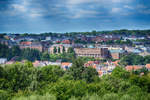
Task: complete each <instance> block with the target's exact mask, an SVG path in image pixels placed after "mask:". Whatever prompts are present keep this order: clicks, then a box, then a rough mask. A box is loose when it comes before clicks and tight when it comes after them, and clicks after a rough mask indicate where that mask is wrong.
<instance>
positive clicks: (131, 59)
mask: <svg viewBox="0 0 150 100" xmlns="http://www.w3.org/2000/svg"><path fill="white" fill-rule="evenodd" d="M144 60H145V59H144V57H142V56H140V55H136V54H129V55H127V56H124V57H122V58H121V61H120V63H121V64H123V65H143V64H145V63H144V62H145V61H144Z"/></svg>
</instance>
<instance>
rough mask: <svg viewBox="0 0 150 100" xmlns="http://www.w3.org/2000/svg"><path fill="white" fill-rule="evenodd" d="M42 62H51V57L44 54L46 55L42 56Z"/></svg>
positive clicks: (45, 53) (46, 53)
mask: <svg viewBox="0 0 150 100" xmlns="http://www.w3.org/2000/svg"><path fill="white" fill-rule="evenodd" d="M41 60H43V61H49V60H50V55H49V53H48V52H44V53H43V54H42V57H41Z"/></svg>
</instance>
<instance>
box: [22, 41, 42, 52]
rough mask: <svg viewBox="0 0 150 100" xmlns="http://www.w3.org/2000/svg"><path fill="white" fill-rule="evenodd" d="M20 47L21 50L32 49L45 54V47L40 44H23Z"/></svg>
mask: <svg viewBox="0 0 150 100" xmlns="http://www.w3.org/2000/svg"><path fill="white" fill-rule="evenodd" d="M19 47H20V48H21V49H25V48H30V49H37V50H39V51H40V52H43V46H42V44H40V43H32V42H21V43H20V45H19Z"/></svg>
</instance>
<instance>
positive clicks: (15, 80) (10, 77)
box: [5, 63, 34, 92]
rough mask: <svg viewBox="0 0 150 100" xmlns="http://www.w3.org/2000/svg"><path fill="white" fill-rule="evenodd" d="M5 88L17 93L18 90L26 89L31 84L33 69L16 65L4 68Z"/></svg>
mask: <svg viewBox="0 0 150 100" xmlns="http://www.w3.org/2000/svg"><path fill="white" fill-rule="evenodd" d="M5 67H6V68H5V71H6V80H7V84H8V85H7V86H8V87H7V88H8V89H10V90H13V91H15V92H17V91H18V90H25V89H27V88H28V87H29V86H30V84H31V83H32V75H34V74H33V73H32V70H33V69H34V67H31V66H28V64H26V65H23V64H20V63H16V64H13V65H9V66H5Z"/></svg>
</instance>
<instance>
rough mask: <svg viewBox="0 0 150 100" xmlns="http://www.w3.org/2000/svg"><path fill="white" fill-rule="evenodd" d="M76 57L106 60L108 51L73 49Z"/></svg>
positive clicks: (105, 49) (104, 49) (100, 49)
mask: <svg viewBox="0 0 150 100" xmlns="http://www.w3.org/2000/svg"><path fill="white" fill-rule="evenodd" d="M74 51H75V54H76V56H81V57H82V56H83V57H94V58H107V57H109V51H108V49H107V48H75V49H74Z"/></svg>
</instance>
